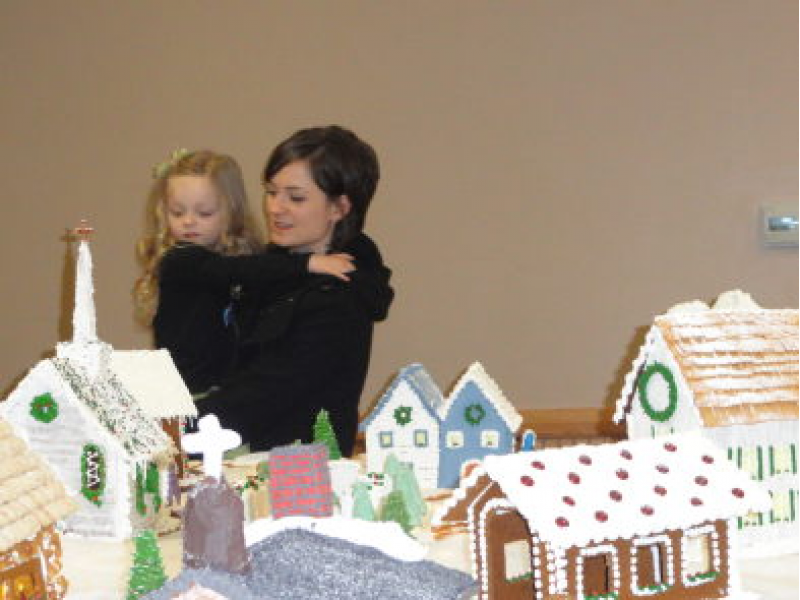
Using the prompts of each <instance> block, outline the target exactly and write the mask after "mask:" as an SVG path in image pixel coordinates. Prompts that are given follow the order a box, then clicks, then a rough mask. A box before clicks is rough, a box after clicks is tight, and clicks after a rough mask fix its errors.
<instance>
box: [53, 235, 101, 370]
mask: <svg viewBox="0 0 800 600" xmlns="http://www.w3.org/2000/svg"><path fill="white" fill-rule="evenodd" d="M93 231H94V229H92V228H91V227H89V225H88V224H87V223H86V221H84V220H82V221H81V224H80V225H79V226H78V227H76V228H75V229H73V230H72V234H73V235H74V236H76V237H77V238H78V239H79V240H80V241H79V242H78V258H77V261H76V272H75V306H74V308H73V312H72V341H69V342H61V343H59V344H58V345H57V346H56V356H57V357H58V358H64V359H67V360H70V361H72V362H74V363H77V364H78V365H79V366H81V367H83V368H84V369H85V370H86V371H87V373H88V375H89V377H90V378H91V379H95V378H96V377H98V376H100V375H102V374H103V373H105V372H106V369H107V368H108V361H109V358H110V355H111V346H109V345H108V344H106V343H105V342H102V341H100V340H99V339H98V338H97V314H96V311H95V304H94V278H93V273H92V254H91V252H90V251H89V235H91V233H92V232H93Z"/></svg>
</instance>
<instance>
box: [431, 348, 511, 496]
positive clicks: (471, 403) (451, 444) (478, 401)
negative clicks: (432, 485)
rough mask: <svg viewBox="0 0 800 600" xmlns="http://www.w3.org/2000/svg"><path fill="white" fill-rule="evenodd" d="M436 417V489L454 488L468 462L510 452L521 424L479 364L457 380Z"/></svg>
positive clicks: (499, 390) (495, 384) (501, 393)
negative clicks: (437, 451) (437, 453)
mask: <svg viewBox="0 0 800 600" xmlns="http://www.w3.org/2000/svg"><path fill="white" fill-rule="evenodd" d="M439 417H440V419H441V423H442V424H441V429H440V433H439V436H440V442H439V447H440V455H439V485H438V487H440V488H454V487H456V486H457V485H458V481H459V479H460V477H461V469H462V466H463V465H464V464H465V463H467V462H469V461H473V460H480V459H483V458H485V457H486V456H489V455H490V454H509V453H511V452H513V451H514V439H515V435H516V433H517V430H518V429H519V427H520V425H521V424H522V416H521V415H520V414H519V413H518V412H517V410H516V409H515V408H514V405H513V404H511V402H509V401H508V399H507V398H506V397H505V394H503V391H502V390H501V389H500V386H498V385H497V383H495V381H494V380H493V379H492V378H491V377H490V376H489V374H488V373H487V372H486V369H484V368H483V365H481V363H479V362H475V363H473V364H472V365H470V367H469V368H468V369H467V371H466V372H465V373H464V374H463V375H462V376H461V377H460V378H459V380H458V382H457V383H456V385H455V386H454V387H453V389H452V391H451V392H450V393H449V394H448V395H447V399H446V400H445V402H444V404H442V406H441V407H440V409H439Z"/></svg>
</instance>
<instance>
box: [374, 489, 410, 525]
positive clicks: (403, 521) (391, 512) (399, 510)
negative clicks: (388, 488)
mask: <svg viewBox="0 0 800 600" xmlns="http://www.w3.org/2000/svg"><path fill="white" fill-rule="evenodd" d="M381 521H394V522H395V523H398V524H399V525H400V527H402V528H403V531H405V532H406V533H408V534H410V533H411V522H410V520H409V518H408V508H407V507H406V502H405V498H403V494H402V492H400V491H399V490H394V491H392V492H390V493H389V495H388V496H386V502H385V503H384V505H383V512H382V513H381Z"/></svg>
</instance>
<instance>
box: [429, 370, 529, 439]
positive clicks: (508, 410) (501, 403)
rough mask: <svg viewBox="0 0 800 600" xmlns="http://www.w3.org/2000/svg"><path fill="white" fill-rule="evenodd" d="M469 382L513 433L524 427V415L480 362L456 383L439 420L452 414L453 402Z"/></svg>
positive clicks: (441, 409)
mask: <svg viewBox="0 0 800 600" xmlns="http://www.w3.org/2000/svg"><path fill="white" fill-rule="evenodd" d="M469 382H473V383H474V384H475V385H477V386H478V387H479V388H480V389H481V391H483V393H484V394H485V395H486V397H487V398H488V399H489V400H490V401H491V402H492V404H493V405H494V407H495V408H496V409H497V412H498V414H499V415H500V416H501V417H502V419H503V420H504V421H505V422H506V425H508V427H509V429H510V430H511V431H512V432H516V431H517V429H519V426H520V425H522V415H520V414H519V413H518V412H517V409H516V408H514V405H513V404H511V402H509V400H508V399H507V398H506V396H505V394H503V390H501V389H500V386H499V385H497V383H496V382H495V381H494V379H492V378H491V377H490V376H489V374H488V373H487V372H486V369H484V368H483V365H482V364H481V363H479V362H474V363H472V364H471V365H470V366H469V368H468V369H467V370H466V372H465V373H464V374H463V375H462V376H461V377H460V378H459V380H458V382H456V384H455V386H454V387H453V389H452V390H451V391H450V393H449V394H448V395H447V399H446V400H445V401H444V403H443V404H442V406H441V407H440V408H439V418H440V419H442V420H443V421H444V419H445V418H446V417H447V413H448V412H450V407H451V406H452V405H453V402H454V401H455V400H456V398H458V396H459V394H460V393H461V390H462V389H463V388H464V386H465V385H467V384H468V383H469Z"/></svg>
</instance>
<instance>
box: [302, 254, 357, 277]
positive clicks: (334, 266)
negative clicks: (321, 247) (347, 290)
mask: <svg viewBox="0 0 800 600" xmlns="http://www.w3.org/2000/svg"><path fill="white" fill-rule="evenodd" d="M308 270H309V272H311V273H317V274H320V275H331V276H332V277H336V278H337V279H341V280H343V281H350V278H349V277H348V276H347V273H351V272H353V271H355V270H356V267H355V265H354V264H353V257H352V256H351V255H350V254H312V255H311V257H309V259H308Z"/></svg>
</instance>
